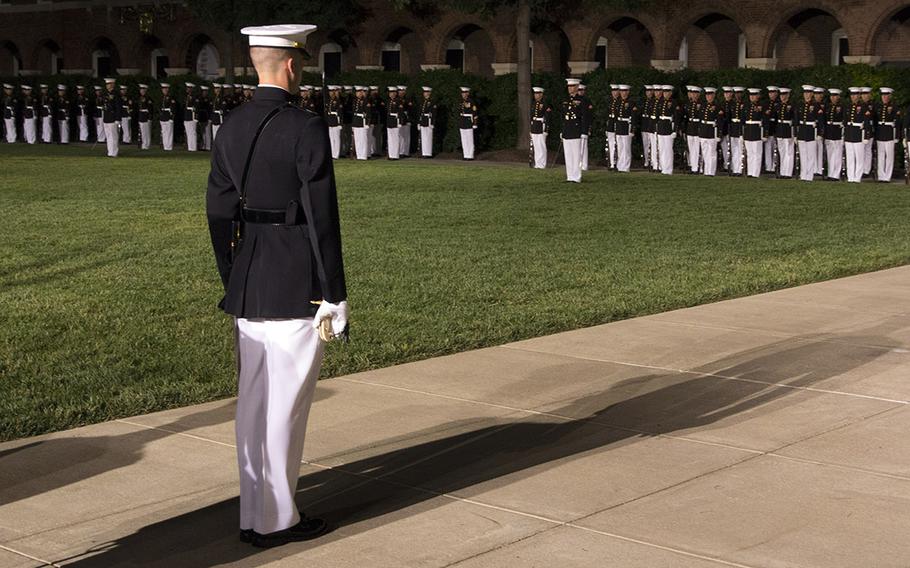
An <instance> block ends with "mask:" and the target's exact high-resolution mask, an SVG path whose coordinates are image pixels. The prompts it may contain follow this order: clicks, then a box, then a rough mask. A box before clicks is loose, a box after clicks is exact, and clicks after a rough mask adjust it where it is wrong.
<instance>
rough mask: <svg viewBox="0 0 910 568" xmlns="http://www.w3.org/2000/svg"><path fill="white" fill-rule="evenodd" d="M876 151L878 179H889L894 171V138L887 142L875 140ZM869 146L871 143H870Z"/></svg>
mask: <svg viewBox="0 0 910 568" xmlns="http://www.w3.org/2000/svg"><path fill="white" fill-rule="evenodd" d="M875 144H876V147H877V151H878V161H877V166H878V167H877V168H876V169H877V170H878V172H877V173H878V181H891V175H892V174H893V173H894V140H890V141H888V142H880V141H876V143H875ZM870 146H871V143H870Z"/></svg>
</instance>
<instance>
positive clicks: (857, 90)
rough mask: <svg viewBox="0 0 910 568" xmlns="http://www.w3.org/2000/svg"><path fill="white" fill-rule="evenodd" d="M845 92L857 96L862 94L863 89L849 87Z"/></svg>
mask: <svg viewBox="0 0 910 568" xmlns="http://www.w3.org/2000/svg"><path fill="white" fill-rule="evenodd" d="M847 90H848V91H850V94H851V95H858V94H860V93H862V92H863V88H862V87H850V88H849V89H847Z"/></svg>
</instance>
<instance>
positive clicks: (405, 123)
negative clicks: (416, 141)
mask: <svg viewBox="0 0 910 568" xmlns="http://www.w3.org/2000/svg"><path fill="white" fill-rule="evenodd" d="M398 99H399V100H400V101H401V110H402V112H401V124H399V128H398V133H399V135H400V136H401V144H399V146H398V149H399V151H400V152H401V156H402V157H407V156H410V155H411V123H412V122H413V121H412V116H413V114H414V101H412V100H411V97H409V96H408V86H407V85H398Z"/></svg>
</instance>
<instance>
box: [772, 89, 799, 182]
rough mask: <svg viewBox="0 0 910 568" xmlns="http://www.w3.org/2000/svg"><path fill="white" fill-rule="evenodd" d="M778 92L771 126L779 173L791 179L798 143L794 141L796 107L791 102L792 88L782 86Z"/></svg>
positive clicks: (782, 176)
mask: <svg viewBox="0 0 910 568" xmlns="http://www.w3.org/2000/svg"><path fill="white" fill-rule="evenodd" d="M778 93H779V94H780V96H779V98H778V100H777V102H776V103H775V104H774V107H773V109H774V112H773V113H772V115H771V128H772V132H773V133H774V141H775V144H776V145H777V165H778V172H777V174H778V177H780V178H782V179H790V178H792V177H793V168H794V165H795V159H796V153H795V152H796V151H795V147H796V144H795V142H794V137H795V135H796V132H795V127H794V125H795V123H796V109H795V107H794V106H793V105H792V104H791V103H790V89H789V88H788V87H780V88H779V89H778ZM773 163H774V162H773V161H772V164H773Z"/></svg>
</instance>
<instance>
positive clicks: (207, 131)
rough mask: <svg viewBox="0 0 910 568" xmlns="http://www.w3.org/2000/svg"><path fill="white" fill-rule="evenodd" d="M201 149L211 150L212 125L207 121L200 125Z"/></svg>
mask: <svg viewBox="0 0 910 568" xmlns="http://www.w3.org/2000/svg"><path fill="white" fill-rule="evenodd" d="M202 149H203V150H206V151H210V150H211V149H212V123H211V121H208V120H207V121H205V122H203V123H202Z"/></svg>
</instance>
